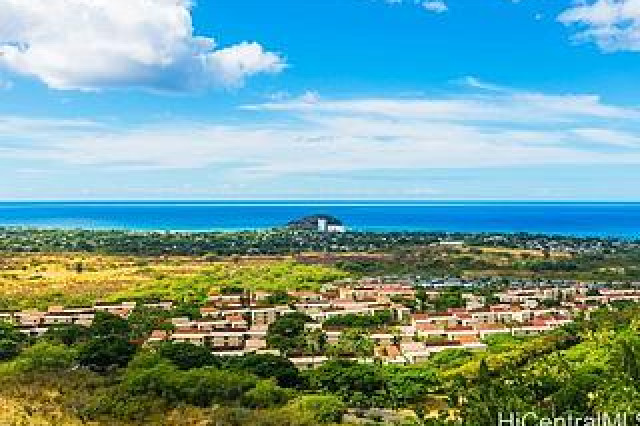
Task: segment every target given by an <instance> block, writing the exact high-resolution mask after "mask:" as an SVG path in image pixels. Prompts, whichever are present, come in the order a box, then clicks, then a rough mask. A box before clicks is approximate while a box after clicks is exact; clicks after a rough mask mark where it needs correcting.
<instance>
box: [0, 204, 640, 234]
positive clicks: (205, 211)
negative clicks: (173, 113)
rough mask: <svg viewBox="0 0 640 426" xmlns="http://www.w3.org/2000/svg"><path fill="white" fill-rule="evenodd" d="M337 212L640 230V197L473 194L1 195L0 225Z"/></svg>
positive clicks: (177, 225) (148, 224)
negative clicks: (116, 198)
mask: <svg viewBox="0 0 640 426" xmlns="http://www.w3.org/2000/svg"><path fill="white" fill-rule="evenodd" d="M316 213H325V214H331V215H334V216H336V217H338V218H339V219H341V220H343V221H344V222H345V224H346V225H347V226H348V227H349V228H350V229H354V230H363V231H462V232H531V233H548V234H565V235H576V236H586V235H593V236H613V237H626V238H635V237H640V203H596V202H469V201H440V202H418V201H406V202H404V201H393V202H390V201H174V202H172V201H162V202H151V201H145V202H133V201H126V202H125V201H122V202H0V226H24V227H42V228H64V229H71V228H73V229H75V228H83V229H129V230H138V231H144V230H172V231H237V230H250V229H266V228H272V227H277V226H282V225H284V224H285V223H287V222H288V221H289V220H292V219H296V218H299V217H302V216H305V215H309V214H316Z"/></svg>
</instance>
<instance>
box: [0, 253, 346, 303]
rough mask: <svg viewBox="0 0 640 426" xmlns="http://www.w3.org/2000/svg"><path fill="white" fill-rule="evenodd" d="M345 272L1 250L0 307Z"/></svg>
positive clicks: (278, 285) (202, 291)
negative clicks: (5, 251) (11, 252)
mask: <svg viewBox="0 0 640 426" xmlns="http://www.w3.org/2000/svg"><path fill="white" fill-rule="evenodd" d="M346 276H347V274H346V273H344V272H342V271H339V270H337V269H335V268H332V267H325V266H309V265H300V264H295V263H294V262H292V261H291V260H290V259H287V258H267V259H261V258H250V259H245V258H234V259H232V260H227V261H211V260H209V259H207V258H204V257H133V256H107V255H88V254H78V253H67V254H3V255H2V257H0V308H4V309H15V308H31V307H40V308H42V307H46V306H47V305H49V304H64V305H85V304H90V303H93V302H94V301H96V300H115V299H124V298H134V297H144V298H160V299H189V298H192V297H203V296H206V295H207V294H209V293H211V292H215V291H216V289H218V288H220V287H222V286H235V287H245V288H251V289H255V290H276V289H285V288H286V289H289V288H290V289H296V288H317V287H319V286H320V285H321V284H322V283H325V282H328V281H332V280H335V279H339V278H344V277H346Z"/></svg>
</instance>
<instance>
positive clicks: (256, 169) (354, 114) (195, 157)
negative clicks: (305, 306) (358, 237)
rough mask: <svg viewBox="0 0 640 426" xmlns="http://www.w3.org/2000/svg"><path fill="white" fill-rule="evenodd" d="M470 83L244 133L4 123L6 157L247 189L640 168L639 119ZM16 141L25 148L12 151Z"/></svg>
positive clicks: (311, 101) (309, 111)
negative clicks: (198, 176) (250, 183)
mask: <svg viewBox="0 0 640 426" xmlns="http://www.w3.org/2000/svg"><path fill="white" fill-rule="evenodd" d="M472 81H473V82H474V84H471V85H470V88H469V90H470V91H471V93H465V94H464V95H462V94H457V95H455V96H454V95H450V96H446V97H434V98H412V99H406V98H350V99H325V98H323V97H322V96H320V95H318V94H316V93H313V92H310V93H306V94H304V95H302V96H301V97H299V98H293V99H286V100H280V101H272V102H267V103H263V104H256V105H249V106H244V107H241V109H240V110H239V112H238V113H239V114H240V116H239V117H236V119H244V121H242V123H241V124H233V125H230V124H224V125H223V124H216V123H202V122H200V123H196V122H191V123H189V122H183V123H179V124H175V123H174V124H172V125H171V126H168V125H163V124H146V125H140V126H138V127H136V128H133V129H128V130H122V129H113V128H111V127H109V126H106V125H102V126H100V125H99V124H96V123H92V122H86V123H85V122H75V121H70V122H67V121H61V122H56V121H53V122H49V121H42V122H33V121H22V122H21V121H20V120H19V119H16V118H10V119H8V118H5V119H1V120H0V147H2V148H0V156H4V157H12V158H21V159H27V158H31V159H38V160H40V161H49V162H54V163H58V164H70V165H78V166H82V165H91V166H93V165H100V166H104V167H111V168H113V167H117V168H128V169H137V170H140V169H205V168H209V169H213V170H217V171H224V172H225V173H234V175H233V176H234V181H238V182H242V181H243V179H248V177H249V176H265V175H269V176H281V175H287V174H308V173H336V172H344V173H351V172H356V171H364V170H400V169H402V170H407V171H410V170H416V171H417V170H424V169H438V168H459V169H462V168H496V167H498V168H499V167H513V166H536V165H554V164H555V165H569V164H573V165H587V164H640V144H639V143H638V136H637V134H638V131H639V130H640V112H639V111H638V110H637V109H634V108H627V107H620V106H615V105H610V104H607V103H605V102H603V101H602V100H601V99H600V98H599V97H598V96H596V95H584V94H567V95H562V94H544V93H533V92H528V91H518V90H515V89H503V90H501V91H495V90H493V91H487V90H485V89H484V87H490V88H491V87H494V86H495V87H500V86H496V85H493V84H491V83H484V82H481V81H480V80H472ZM476 83H477V84H476ZM475 86H479V88H477V89H474V87H475ZM261 113H264V114H266V117H268V119H269V120H268V121H264V120H261V119H260V114H261ZM256 114H257V115H256ZM249 117H252V118H251V120H252V121H248V120H249ZM266 117H265V118H266ZM3 123H4V125H3ZM34 129H40V130H34ZM43 130H46V131H43ZM17 136H19V137H20V140H21V141H23V143H21V144H19V145H16V144H15V143H13V144H8V143H7V141H11V140H15V139H16V137H17ZM2 141H5V143H4V145H3V142H2ZM27 141H28V143H27Z"/></svg>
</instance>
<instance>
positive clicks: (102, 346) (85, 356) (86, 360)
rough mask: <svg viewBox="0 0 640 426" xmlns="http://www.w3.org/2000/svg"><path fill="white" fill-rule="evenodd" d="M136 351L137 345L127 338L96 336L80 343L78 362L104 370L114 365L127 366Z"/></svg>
mask: <svg viewBox="0 0 640 426" xmlns="http://www.w3.org/2000/svg"><path fill="white" fill-rule="evenodd" d="M135 352H136V347H135V345H133V344H131V343H130V342H129V340H128V339H126V338H123V337H118V336H111V337H95V338H92V339H91V340H89V341H88V342H86V343H84V344H82V345H80V347H79V349H78V362H79V363H80V365H83V366H85V367H88V368H89V369H91V370H94V371H99V372H104V371H107V370H109V369H110V368H113V367H125V366H126V365H127V364H128V363H129V361H130V360H131V358H133V355H134V354H135Z"/></svg>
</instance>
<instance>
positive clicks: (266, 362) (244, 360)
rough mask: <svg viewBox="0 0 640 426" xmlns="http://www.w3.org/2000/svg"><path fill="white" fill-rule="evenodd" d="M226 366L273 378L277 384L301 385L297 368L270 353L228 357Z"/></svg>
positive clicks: (287, 385)
mask: <svg viewBox="0 0 640 426" xmlns="http://www.w3.org/2000/svg"><path fill="white" fill-rule="evenodd" d="M225 365H226V366H227V368H232V369H238V370H241V371H247V372H249V373H251V374H254V375H256V376H258V377H261V378H266V379H268V378H275V379H276V380H277V383H278V385H279V386H283V387H297V386H299V385H301V377H300V372H299V370H298V369H297V368H296V367H295V365H293V363H292V362H291V361H289V360H288V359H287V358H284V357H281V356H276V355H271V354H247V355H245V356H242V357H230V358H228V359H227V360H226V361H225Z"/></svg>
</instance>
